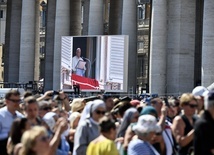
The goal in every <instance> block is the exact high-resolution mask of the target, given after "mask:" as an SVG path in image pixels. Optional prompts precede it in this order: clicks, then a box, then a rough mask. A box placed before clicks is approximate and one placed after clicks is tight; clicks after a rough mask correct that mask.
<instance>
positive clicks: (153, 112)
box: [140, 106, 158, 118]
mask: <svg viewBox="0 0 214 155" xmlns="http://www.w3.org/2000/svg"><path fill="white" fill-rule="evenodd" d="M140 115H152V116H154V117H156V118H158V113H157V111H156V109H155V108H154V107H153V106H145V107H143V110H142V111H141V112H140Z"/></svg>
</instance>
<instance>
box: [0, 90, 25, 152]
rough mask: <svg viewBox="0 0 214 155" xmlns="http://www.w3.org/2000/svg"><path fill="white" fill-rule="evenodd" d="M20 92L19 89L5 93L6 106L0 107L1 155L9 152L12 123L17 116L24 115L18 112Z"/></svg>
mask: <svg viewBox="0 0 214 155" xmlns="http://www.w3.org/2000/svg"><path fill="white" fill-rule="evenodd" d="M20 102H21V100H20V93H19V91H17V90H10V91H9V92H8V93H6V95H5V104H6V106H5V107H3V108H1V109H0V150H1V151H0V152H1V155H6V154H7V149H6V146H7V140H8V133H9V132H10V129H11V125H12V123H13V121H14V119H15V118H22V117H23V115H22V114H21V113H20V112H18V111H17V110H18V109H19V104H20Z"/></svg>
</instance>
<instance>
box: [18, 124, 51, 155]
mask: <svg viewBox="0 0 214 155" xmlns="http://www.w3.org/2000/svg"><path fill="white" fill-rule="evenodd" d="M46 133H47V132H46V129H45V127H40V126H35V127H33V128H32V129H30V130H28V131H25V132H24V134H23V136H22V139H21V143H22V145H23V146H22V148H21V150H20V155H29V154H30V155H35V154H36V152H35V151H33V150H32V149H33V147H34V146H35V144H36V138H37V137H38V136H39V135H42V134H46Z"/></svg>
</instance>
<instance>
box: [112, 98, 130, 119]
mask: <svg viewBox="0 0 214 155" xmlns="http://www.w3.org/2000/svg"><path fill="white" fill-rule="evenodd" d="M131 107H132V105H131V104H130V102H129V101H121V102H119V103H118V104H117V105H116V106H114V108H113V111H117V112H116V113H115V115H116V117H117V118H122V117H123V115H124V113H125V111H126V110H127V109H129V108H131Z"/></svg>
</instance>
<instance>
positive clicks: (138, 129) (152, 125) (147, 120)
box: [133, 115, 161, 142]
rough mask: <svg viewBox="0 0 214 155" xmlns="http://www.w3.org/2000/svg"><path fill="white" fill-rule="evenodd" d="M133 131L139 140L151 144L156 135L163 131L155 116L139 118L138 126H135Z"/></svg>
mask: <svg viewBox="0 0 214 155" xmlns="http://www.w3.org/2000/svg"><path fill="white" fill-rule="evenodd" d="M133 130H134V132H135V133H136V135H137V136H138V138H139V139H142V140H144V141H148V142H150V141H151V140H152V137H153V136H154V135H155V133H158V132H160V131H161V127H160V126H159V125H158V124H157V120H156V118H155V117H154V116H152V115H142V116H140V117H139V118H138V122H137V124H136V125H135V126H133Z"/></svg>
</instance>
